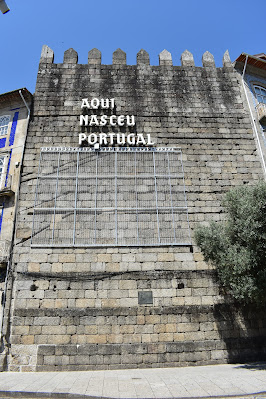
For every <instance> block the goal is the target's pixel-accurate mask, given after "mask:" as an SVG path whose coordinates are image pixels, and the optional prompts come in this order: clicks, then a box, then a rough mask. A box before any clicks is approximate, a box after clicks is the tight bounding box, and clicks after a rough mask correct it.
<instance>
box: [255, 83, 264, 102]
mask: <svg viewBox="0 0 266 399" xmlns="http://www.w3.org/2000/svg"><path fill="white" fill-rule="evenodd" d="M254 90H255V95H256V98H257V100H258V102H259V103H264V104H266V89H265V88H264V87H261V86H254Z"/></svg>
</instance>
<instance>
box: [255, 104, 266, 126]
mask: <svg viewBox="0 0 266 399" xmlns="http://www.w3.org/2000/svg"><path fill="white" fill-rule="evenodd" d="M256 109H257V114H258V119H259V122H260V123H263V124H265V123H266V104H264V103H259V104H258V105H257V106H256Z"/></svg>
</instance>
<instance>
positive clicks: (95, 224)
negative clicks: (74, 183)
mask: <svg viewBox="0 0 266 399" xmlns="http://www.w3.org/2000/svg"><path fill="white" fill-rule="evenodd" d="M98 157H99V153H98V152H96V171H95V175H96V181H95V186H96V187H95V202H94V208H95V210H94V244H96V240H97V235H96V232H97V221H96V217H97V210H96V209H97V194H98Z"/></svg>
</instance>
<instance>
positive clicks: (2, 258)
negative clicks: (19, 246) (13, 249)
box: [0, 240, 11, 263]
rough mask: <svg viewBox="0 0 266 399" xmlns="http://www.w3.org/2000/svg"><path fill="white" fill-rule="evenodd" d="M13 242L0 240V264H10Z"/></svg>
mask: <svg viewBox="0 0 266 399" xmlns="http://www.w3.org/2000/svg"><path fill="white" fill-rule="evenodd" d="M10 246H11V242H10V241H8V240H0V263H6V262H8V259H9V255H10Z"/></svg>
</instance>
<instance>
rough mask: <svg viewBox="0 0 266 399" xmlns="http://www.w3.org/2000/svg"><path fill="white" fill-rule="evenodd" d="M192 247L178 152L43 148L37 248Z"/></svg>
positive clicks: (35, 234) (35, 226) (171, 149)
mask: <svg viewBox="0 0 266 399" xmlns="http://www.w3.org/2000/svg"><path fill="white" fill-rule="evenodd" d="M161 245H170V246H172V245H191V237H190V229H189V220H188V209H187V200H186V191H185V181H184V171H183V163H182V153H181V149H180V148H176V147H159V148H158V147H157V148H151V147H105V148H100V149H98V150H96V149H93V148H67V147H55V148H54V147H45V148H42V149H41V155H40V164H39V172H38V179H37V186H36V195H35V204H34V214H33V229H32V237H31V246H32V247H106V246H112V247H113V246H161Z"/></svg>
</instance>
